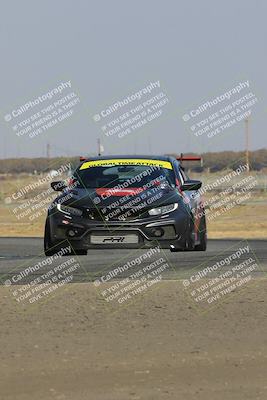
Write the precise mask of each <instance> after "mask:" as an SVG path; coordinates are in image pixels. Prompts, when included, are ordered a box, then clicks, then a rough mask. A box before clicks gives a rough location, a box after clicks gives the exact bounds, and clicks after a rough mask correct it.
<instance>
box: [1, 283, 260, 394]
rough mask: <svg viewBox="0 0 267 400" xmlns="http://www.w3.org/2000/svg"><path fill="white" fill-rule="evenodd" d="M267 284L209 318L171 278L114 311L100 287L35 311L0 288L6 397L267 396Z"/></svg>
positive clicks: (76, 289)
mask: <svg viewBox="0 0 267 400" xmlns="http://www.w3.org/2000/svg"><path fill="white" fill-rule="evenodd" d="M266 302H267V293H266V280H264V279H261V280H259V281H257V282H255V284H254V285H252V286H250V287H248V288H247V289H246V291H244V292H243V293H242V294H239V295H238V296H236V297H235V298H234V299H232V298H229V299H227V300H226V301H225V302H224V303H222V304H220V305H219V306H218V307H217V308H215V309H213V310H210V311H209V312H208V313H206V314H204V315H203V314H199V313H198V312H196V310H194V309H193V308H192V307H191V305H190V304H189V303H188V301H187V299H186V297H185V294H184V292H183V289H182V284H181V282H175V281H164V282H161V283H160V284H159V286H158V287H157V290H155V291H152V292H151V293H148V294H146V295H144V296H143V295H141V297H140V298H139V301H137V302H136V303H134V304H132V305H130V306H129V307H126V308H121V309H119V310H118V312H116V313H111V312H110V309H109V308H107V305H106V303H105V302H104V300H103V299H101V298H99V297H98V296H97V294H96V290H95V287H94V286H93V285H92V284H73V285H70V286H69V287H68V290H66V291H63V292H61V293H59V294H58V295H56V296H55V297H54V298H52V299H50V300H49V301H48V302H47V303H44V304H39V305H37V307H36V308H34V309H31V310H29V309H28V308H26V307H24V306H22V308H17V305H15V303H14V300H13V299H11V296H10V292H9V290H8V289H7V288H5V287H3V286H1V287H0V305H1V327H0V336H1V347H0V358H1V367H0V368H1V374H0V387H1V390H0V399H1V400H2V399H3V400H18V399H19V400H36V399H39V400H48V399H49V400H51V399H57V400H63V399H67V400H68V399H70V400H83V399H86V400H88V399H93V400H127V399H130V400H137V399H144V400H155V399H160V400H162V399H173V400H177V399H181V400H189V399H190V400H191V399H200V400H202V399H203V400H204V399H205V400H209V399H210V400H222V399H223V400H228V399H229V400H230V399H231V400H233V399H238V400H239V399H240V400H244V399H266V393H267V385H266V367H267V340H266V330H267V318H266Z"/></svg>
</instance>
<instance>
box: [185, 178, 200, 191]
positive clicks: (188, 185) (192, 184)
mask: <svg viewBox="0 0 267 400" xmlns="http://www.w3.org/2000/svg"><path fill="white" fill-rule="evenodd" d="M201 186H202V182H200V181H197V180H195V179H188V180H187V181H185V182H184V184H183V185H182V186H181V190H182V191H183V192H184V191H185V190H198V189H200V188H201Z"/></svg>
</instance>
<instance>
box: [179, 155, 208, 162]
mask: <svg viewBox="0 0 267 400" xmlns="http://www.w3.org/2000/svg"><path fill="white" fill-rule="evenodd" d="M176 160H178V161H202V157H200V156H184V155H182V154H181V156H180V157H176Z"/></svg>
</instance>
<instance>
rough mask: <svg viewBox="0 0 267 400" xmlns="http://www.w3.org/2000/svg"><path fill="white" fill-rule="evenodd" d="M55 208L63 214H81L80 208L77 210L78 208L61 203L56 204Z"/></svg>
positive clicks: (78, 215) (77, 215)
mask: <svg viewBox="0 0 267 400" xmlns="http://www.w3.org/2000/svg"><path fill="white" fill-rule="evenodd" d="M57 209H58V211H60V212H62V213H64V214H67V215H74V216H76V217H80V216H82V214H83V212H82V210H79V209H78V208H74V207H69V206H63V205H62V204H57Z"/></svg>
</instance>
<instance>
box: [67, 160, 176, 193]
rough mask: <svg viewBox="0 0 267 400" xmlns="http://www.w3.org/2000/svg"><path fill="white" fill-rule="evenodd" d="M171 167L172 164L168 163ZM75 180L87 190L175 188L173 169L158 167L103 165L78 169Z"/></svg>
mask: <svg viewBox="0 0 267 400" xmlns="http://www.w3.org/2000/svg"><path fill="white" fill-rule="evenodd" d="M168 164H169V165H170V166H171V164H170V163H168ZM74 179H75V180H77V181H78V186H79V187H85V188H90V189H94V188H114V187H118V188H141V187H144V186H148V185H149V186H150V185H151V184H152V185H159V184H160V183H162V184H168V185H169V186H172V187H175V177H174V172H173V170H172V167H169V168H163V167H160V166H156V165H151V166H148V165H129V164H127V165H102V166H93V167H89V168H84V169H81V167H80V169H78V170H76V172H75V173H74Z"/></svg>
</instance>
